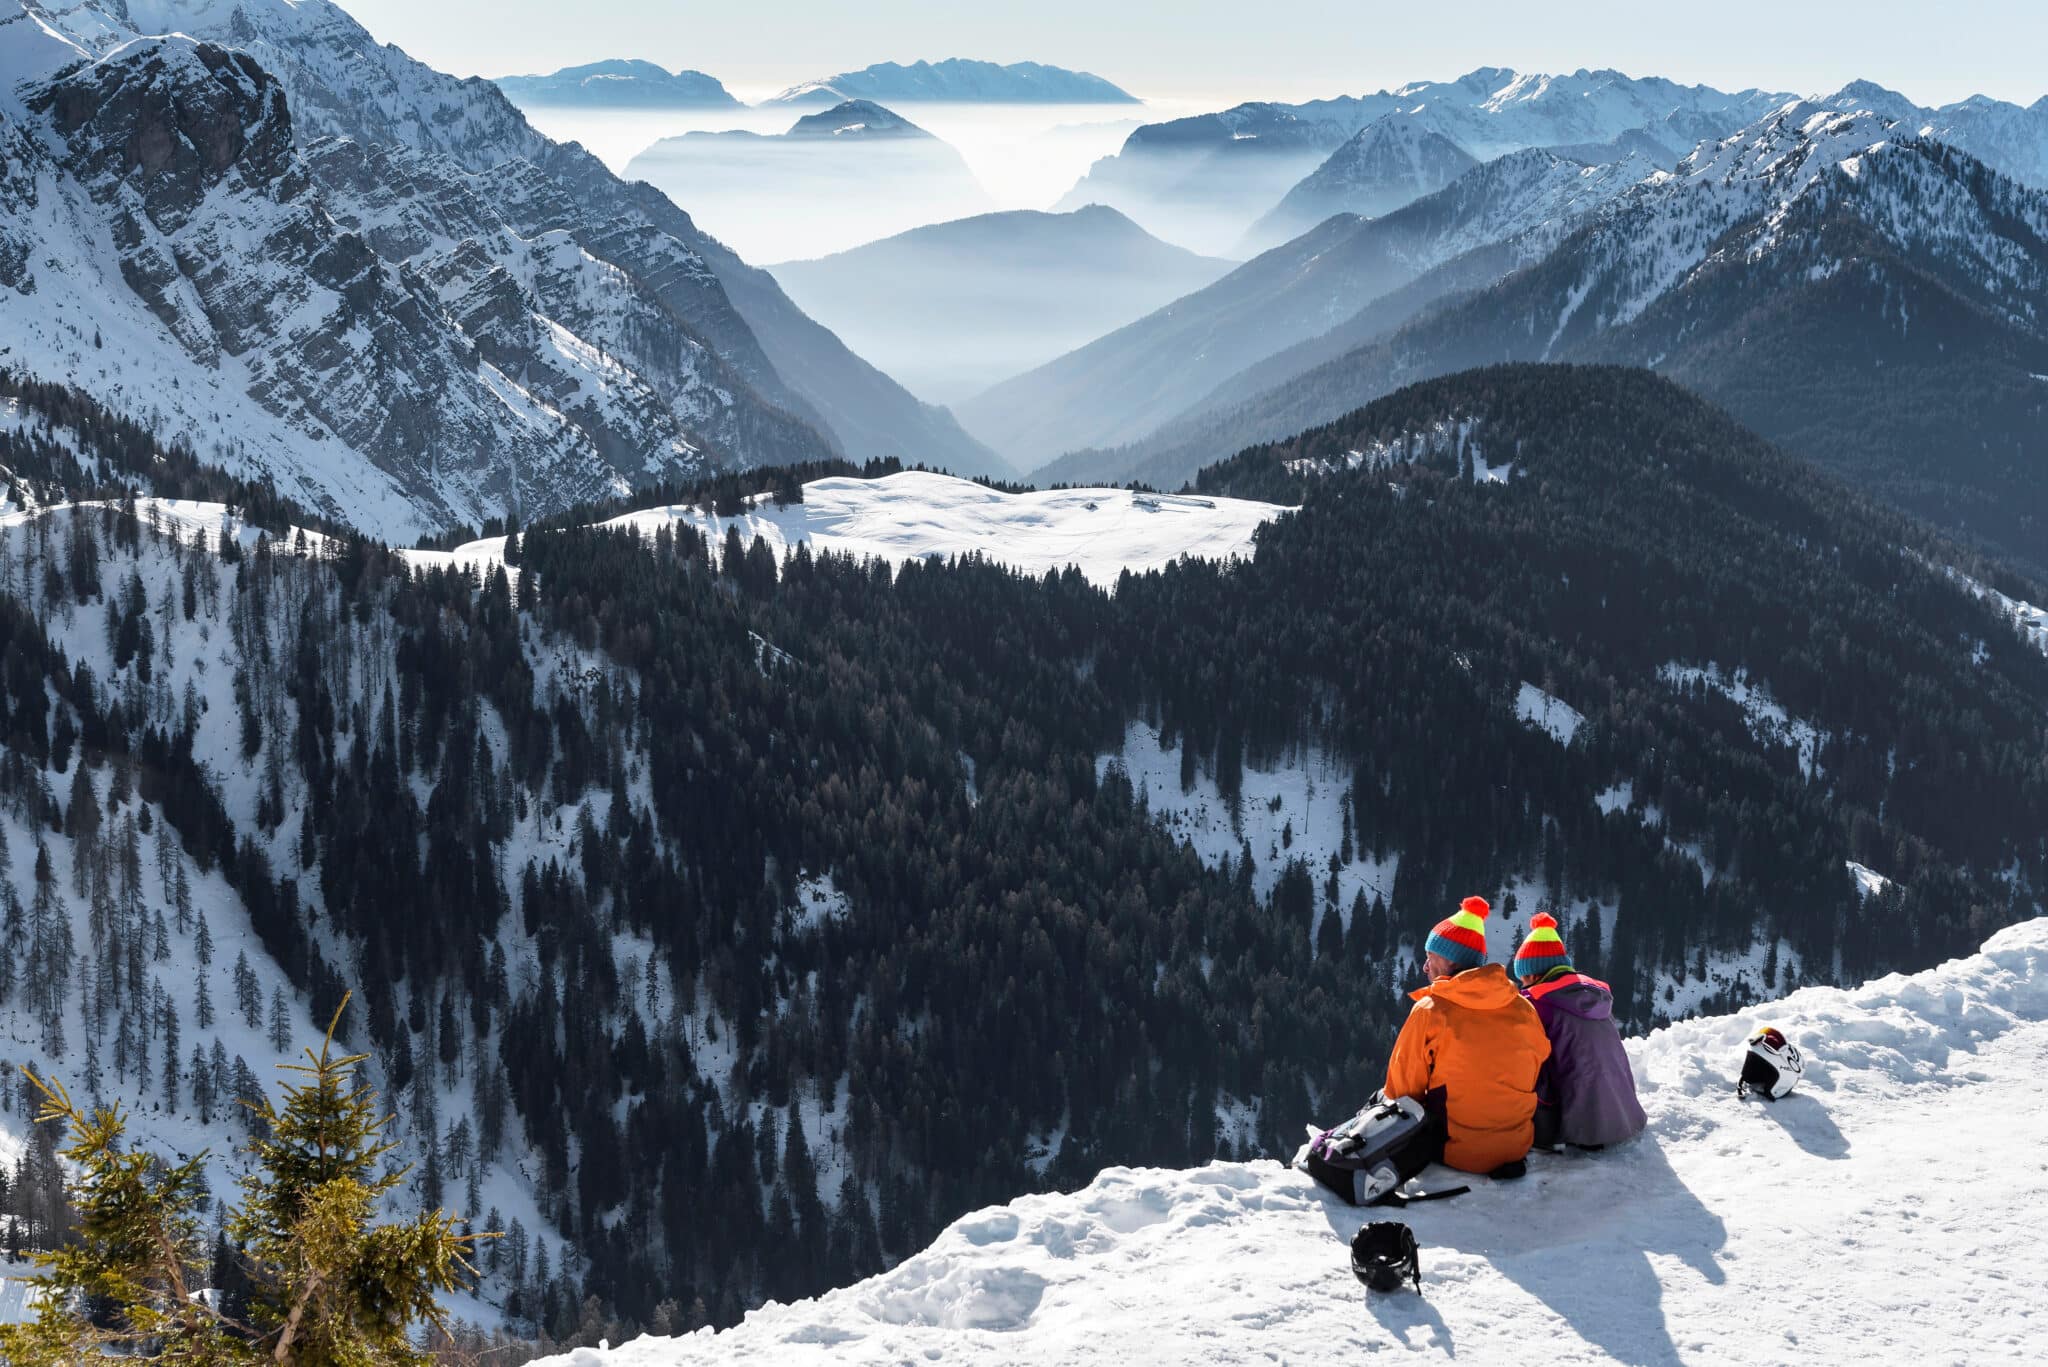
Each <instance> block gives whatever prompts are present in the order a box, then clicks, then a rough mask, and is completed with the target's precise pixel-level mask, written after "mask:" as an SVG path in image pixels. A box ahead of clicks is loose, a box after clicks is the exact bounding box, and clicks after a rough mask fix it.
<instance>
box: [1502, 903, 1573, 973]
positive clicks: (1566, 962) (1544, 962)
mask: <svg viewBox="0 0 2048 1367" xmlns="http://www.w3.org/2000/svg"><path fill="white" fill-rule="evenodd" d="M1571 966H1572V961H1571V960H1570V959H1568V958H1566V957H1565V952H1564V939H1563V937H1561V936H1560V935H1559V934H1558V933H1557V918H1556V917H1555V916H1552V915H1551V914H1550V913H1549V912H1547V911H1539V912H1537V913H1536V914H1535V915H1534V916H1532V917H1530V918H1529V938H1528V939H1526V940H1524V941H1522V947H1521V948H1520V949H1518V950H1516V951H1515V976H1516V977H1517V978H1521V979H1522V980H1524V981H1527V980H1528V979H1531V978H1540V977H1542V976H1543V975H1544V974H1546V973H1548V972H1550V971H1551V970H1552V969H1554V968H1570V967H1571Z"/></svg>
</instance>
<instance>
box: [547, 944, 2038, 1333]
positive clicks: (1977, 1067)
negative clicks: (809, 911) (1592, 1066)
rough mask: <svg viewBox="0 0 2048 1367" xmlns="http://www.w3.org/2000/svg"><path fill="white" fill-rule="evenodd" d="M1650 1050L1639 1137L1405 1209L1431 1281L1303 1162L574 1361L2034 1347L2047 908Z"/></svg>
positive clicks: (1174, 1175)
mask: <svg viewBox="0 0 2048 1367" xmlns="http://www.w3.org/2000/svg"><path fill="white" fill-rule="evenodd" d="M1764 1020H1768V1021H1769V1022H1771V1023H1773V1024H1776V1025H1779V1026H1781V1027H1782V1028H1784V1029H1785V1031H1786V1032H1787V1033H1788V1034H1789V1035H1791V1036H1792V1038H1793V1039H1794V1040H1795V1041H1796V1042H1797V1043H1798V1044H1799V1045H1800V1047H1801V1048H1802V1049H1803V1050H1804V1051H1805V1053H1806V1058H1807V1069H1806V1081H1805V1084H1804V1085H1803V1086H1802V1088H1801V1089H1800V1090H1799V1091H1798V1092H1796V1093H1794V1094H1793V1095H1792V1096H1791V1097H1789V1098H1787V1099H1785V1100H1784V1101H1781V1102H1778V1103H1776V1104H1766V1103H1763V1102H1757V1101H1749V1102H1743V1101H1738V1100H1737V1099H1736V1097H1735V1095H1734V1089H1735V1071H1736V1065H1737V1063H1738V1060H1739V1057H1740V1052H1741V1044H1742V1040H1743V1038H1744V1036H1745V1035H1746V1034H1747V1032H1748V1031H1749V1030H1750V1029H1752V1028H1754V1026H1755V1024H1756V1023H1758V1022H1759V1021H1764ZM1629 1055H1630V1058H1631V1060H1632V1062H1633V1064H1634V1066H1635V1070H1636V1075H1637V1079H1638V1083H1639V1086H1640V1088H1641V1090H1642V1092H1643V1101H1644V1106H1645V1108H1646V1109H1647V1110H1648V1112H1649V1115H1650V1126H1649V1129H1648V1131H1647V1132H1646V1133H1645V1134H1644V1136H1643V1137H1642V1138H1641V1139H1639V1140H1636V1141H1633V1142H1631V1143H1629V1144H1626V1145H1622V1146H1619V1147H1617V1148H1615V1149H1613V1150H1610V1151H1607V1152H1603V1153H1598V1154H1581V1153H1569V1154H1564V1155H1558V1156H1550V1155H1540V1154H1539V1155H1537V1156H1535V1158H1534V1159H1533V1160H1532V1163H1531V1171H1530V1175H1529V1177H1527V1178H1526V1179H1524V1180H1522V1181H1519V1182H1513V1183H1494V1182H1488V1181H1486V1180H1485V1179H1472V1180H1473V1187H1474V1190H1473V1192H1472V1193H1471V1194H1470V1195H1468V1196H1464V1197H1461V1198H1459V1199H1457V1200H1455V1201H1449V1202H1444V1203H1441V1204H1433V1205H1426V1206H1420V1207H1416V1208H1413V1209H1411V1210H1409V1211H1407V1212H1406V1213H1405V1214H1404V1215H1402V1218H1404V1219H1406V1220H1407V1221H1408V1223H1409V1224H1410V1225H1411V1226H1412V1227H1413V1228H1414V1230H1415V1232H1416V1235H1417V1237H1418V1238H1419V1239H1420V1241H1421V1243H1422V1248H1423V1254H1422V1265H1423V1294H1422V1295H1421V1296H1420V1297H1417V1296H1415V1295H1412V1294H1408V1293H1405V1292H1403V1293H1396V1294H1392V1295H1369V1294H1368V1293H1367V1292H1366V1291H1365V1290H1364V1289H1363V1288H1362V1287H1360V1286H1359V1285H1358V1284H1357V1283H1356V1282H1355V1281H1354V1280H1353V1279H1352V1277H1351V1273H1350V1270H1349V1268H1348V1266H1347V1265H1346V1251H1345V1245H1346V1244H1347V1243H1348V1242H1349V1240H1350V1238H1351V1236H1352V1234H1353V1233H1354V1232H1355V1231H1356V1230H1357V1229H1358V1227H1359V1226H1360V1224H1361V1223H1363V1222H1364V1220H1365V1219H1366V1218H1368V1216H1367V1214H1366V1213H1365V1212H1359V1211H1354V1210H1351V1209H1349V1208H1347V1207H1345V1206H1343V1205H1342V1204H1340V1203H1339V1202H1337V1201H1336V1200H1335V1198H1332V1197H1328V1196H1326V1195H1325V1194H1324V1193H1323V1192H1322V1191H1321V1190H1320V1189H1319V1188H1318V1187H1316V1185H1315V1184H1314V1183H1313V1182H1311V1181H1310V1180H1309V1179H1308V1178H1307V1177H1305V1176H1302V1175H1300V1174H1298V1173H1295V1172H1292V1171H1289V1170H1287V1169H1285V1168H1283V1167H1282V1166H1280V1165H1279V1164H1277V1163H1272V1162H1266V1163H1257V1164H1244V1163H1214V1164H1211V1165H1209V1166H1208V1167H1205V1168H1200V1169H1196V1170H1192V1171H1185V1172H1172V1171H1164V1170H1157V1169H1130V1168H1111V1169H1108V1170H1106V1171H1104V1172H1103V1173H1102V1174H1101V1175H1100V1176H1098V1177H1097V1178H1096V1179H1095V1181H1094V1182H1093V1183H1092V1184H1091V1185H1090V1186H1089V1187H1087V1188H1086V1189H1085V1190H1083V1191H1079V1192H1074V1193H1071V1194H1066V1195H1042V1196H1027V1197H1024V1198H1022V1199H1020V1200H1017V1201H1014V1202H1012V1203H1011V1204H1009V1205H1007V1206H1002V1207H996V1208H992V1209H988V1210H983V1211H979V1212H976V1213H974V1214H972V1215H969V1216H966V1217H965V1218H963V1219H961V1220H959V1221H957V1222H955V1223H954V1224H953V1225H952V1226H951V1227H950V1228H948V1229H947V1230H946V1231H945V1232H944V1233H943V1234H941V1235H940V1236H939V1238H938V1239H937V1240H936V1241H935V1242H934V1243H933V1244H932V1246H931V1247H930V1248H929V1249H927V1250H926V1251H925V1252H923V1253H922V1254H919V1255H918V1256H916V1257H914V1258H911V1259H909V1260H908V1261H906V1262H904V1263H903V1264H901V1265H900V1266H898V1267H897V1268H895V1269H894V1270H892V1271H890V1272H887V1273H885V1274H883V1275H881V1276H878V1277H874V1278H871V1279H869V1280H868V1281H865V1282H861V1283H859V1284H857V1285H854V1286H851V1287H847V1288H844V1289H842V1290H839V1291H835V1292H832V1293H831V1294H829V1295H826V1296H823V1297H821V1298H819V1299H818V1300H816V1301H811V1302H806V1303H802V1304H798V1305H789V1306H784V1305H773V1304H771V1305H768V1306H765V1307H763V1308H762V1309H760V1310H758V1311H756V1312H754V1313H753V1314H751V1315H749V1316H748V1317H747V1318H746V1320H745V1321H744V1322H743V1323H742V1324H740V1325H739V1326H738V1327H736V1328H734V1329H731V1330H728V1331H726V1332H724V1333H718V1334H714V1333H712V1332H710V1331H708V1330H707V1331H702V1332H699V1333H697V1334H694V1335H690V1336H687V1337H683V1338H673V1339H654V1338H643V1339H640V1340H637V1341H635V1342H633V1343H631V1344H628V1345H626V1346H624V1347H621V1348H615V1349H579V1350H577V1351H575V1352H572V1353H570V1354H568V1355H566V1356H563V1357H557V1358H552V1359H547V1360H545V1361H547V1362H550V1363H552V1364H554V1365H555V1367H670V1364H686V1363H711V1362H718V1363H757V1362H758V1363H766V1362H774V1363H804V1362H820V1363H822V1362H908V1361H927V1360H929V1361H945V1362H953V1363H958V1362H1002V1363H1071V1362H1082V1361H1122V1362H1200V1363H1225V1362H1248V1361H1253V1360H1257V1361H1262V1362H1263V1361H1308V1360H1312V1359H1313V1360H1324V1359H1331V1358H1337V1359H1346V1358H1350V1357H1352V1356H1354V1355H1356V1354H1359V1353H1367V1352H1376V1351H1382V1350H1405V1351H1407V1352H1410V1353H1414V1354H1418V1355H1424V1356H1427V1357H1430V1358H1433V1359H1449V1358H1454V1357H1455V1358H1457V1359H1459V1360H1461V1361H1463V1362H1467V1363H1471V1362H1505V1361H1539V1360H1540V1361H1542V1362H1544V1363H1546V1364H1565V1363H1584V1362H1608V1361H1619V1362H1628V1363H1660V1362H1680V1361H1683V1362H1706V1363H1722V1362H1726V1363H1756V1362H1768V1361H1783V1362H1790V1361H1798V1360H1812V1361H1828V1362H1848V1361H1856V1360H1859V1359H1873V1360H1883V1361H1916V1360H1922V1361H1929V1362H1950V1361H1969V1362H1973V1363H1984V1362H2012V1361H2023V1360H2028V1361H2030V1360H2033V1353H2034V1349H2033V1348H2032V1347H2030V1345H2031V1344H2033V1343H2034V1341H2035V1340H2036V1339H2037V1338H2038V1335H2039V1331H2040V1328H2041V1325H2040V1309H2039V1307H2040V1306H2041V1304H2042V1303H2043V1299H2044V1293H2048V1270H2044V1268H2043V1267H2042V1265H2041V1263H2040V1260H2039V1258H2038V1256H2037V1255H2038V1248H2039V1237H2040V1236H2039V1230H2038V1221H2037V1219H2036V1215H2035V1212H2037V1211H2038V1210H2039V1209H2040V1208H2041V1205H2042V1202H2043V1201H2044V1199H2048V1164H2044V1163H2043V1162H2042V1161H2041V1158H2040V1154H2039V1152H2038V1137H2039V1136H2040V1135H2041V1134H2043V1133H2048V1099H2044V1096H2043V1092H2042V1090H2041V1088H2040V1086H2039V1079H2040V1078H2041V1076H2042V1074H2043V1072H2044V1070H2048V918H2043V919H2037V920H2034V921H2030V922H2025V923H2022V924H2020V925H2016V926H2012V927H2010V928H2008V929H2006V930H2003V931H2001V932H1999V933H1998V934H1997V935H1995V936H1994V937H1992V939H1991V940H1990V941H1989V942H1988V943H1987V944H1986V945H1985V946H1984V948H1983V950H1982V952H1980V953H1978V954H1976V955H1973V956H1971V957H1969V958H1965V959H1958V960H1955V961H1953V962H1950V963H1947V964H1944V965H1942V966H1940V967H1938V968H1934V969H1931V970H1929V971H1927V972H1925V973H1920V974H1916V975H1914V976H1911V977H1904V976H1896V975H1895V976H1893V977H1889V978H1884V979H1881V980H1879V981H1877V982H1873V983H1870V984H1868V985H1867V986H1864V987H1862V988H1858V989H1855V990H1850V991H1844V990H1840V989H1834V988H1809V989H1806V990H1804V991H1801V992H1798V993H1795V994H1793V995H1792V996H1790V997H1788V998H1786V999H1785V1000H1784V1001H1782V1002H1780V1003H1777V1004H1774V1005H1771V1006H1768V1007H1761V1008H1758V1009H1757V1010H1755V1011H1753V1012H1747V1013H1743V1014H1741V1015H1737V1016H1724V1017H1711V1018H1701V1019H1696V1020H1691V1021H1685V1022H1682V1023H1680V1024H1678V1025H1674V1026H1671V1027H1669V1028H1667V1029H1664V1030H1659V1031H1657V1032H1655V1033H1654V1034H1652V1035H1650V1036H1649V1037H1647V1038H1645V1039H1640V1040H1632V1041H1630V1043H1629ZM1336 1118H1337V1117H1335V1116H1334V1115H1332V1116H1329V1117H1326V1119H1331V1120H1334V1119H1336ZM1443 1177H1444V1174H1443V1173H1441V1172H1440V1171H1435V1170H1433V1171H1432V1172H1431V1173H1430V1174H1426V1175H1425V1179H1424V1180H1425V1182H1428V1181H1431V1180H1435V1181H1439V1182H1440V1181H1441V1180H1442V1179H1443ZM1387 1217H1388V1213H1386V1212H1372V1213H1371V1218H1387Z"/></svg>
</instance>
